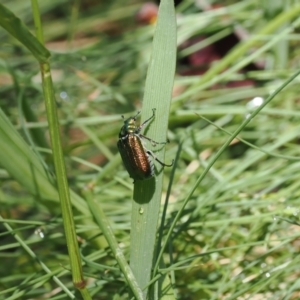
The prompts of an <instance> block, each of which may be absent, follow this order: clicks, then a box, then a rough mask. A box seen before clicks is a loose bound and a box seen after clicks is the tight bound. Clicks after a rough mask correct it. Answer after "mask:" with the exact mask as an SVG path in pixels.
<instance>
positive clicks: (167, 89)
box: [130, 0, 176, 297]
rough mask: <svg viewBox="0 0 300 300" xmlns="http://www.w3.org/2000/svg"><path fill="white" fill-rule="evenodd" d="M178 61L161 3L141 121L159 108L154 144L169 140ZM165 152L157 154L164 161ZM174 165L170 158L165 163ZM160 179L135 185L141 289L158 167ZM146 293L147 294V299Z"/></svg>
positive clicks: (167, 9)
mask: <svg viewBox="0 0 300 300" xmlns="http://www.w3.org/2000/svg"><path fill="white" fill-rule="evenodd" d="M175 61H176V19H175V11H174V3H173V1H170V0H165V1H161V3H160V8H159V14H158V20H157V25H156V30H155V34H154V39H153V47H152V57H151V59H150V62H149V67H148V73H147V79H146V87H145V94H144V102H143V115H142V121H143V120H145V119H146V118H148V117H149V115H150V114H151V111H152V108H156V116H155V119H154V121H153V122H152V123H151V125H150V126H149V130H147V136H149V137H150V138H152V139H154V140H155V141H158V142H161V141H165V140H166V132H167V126H168V115H169V108H170V102H171V96H172V88H173V80H174V72H175ZM164 152H165V151H164V149H162V150H161V151H159V152H156V153H155V154H156V155H157V157H158V158H159V159H160V160H162V161H164ZM166 161H167V163H170V162H171V159H170V158H167V159H166ZM155 166H156V171H157V175H156V176H155V177H154V178H152V179H150V180H147V181H144V182H141V181H137V182H136V183H135V185H134V195H133V200H134V201H133V207H132V219H131V220H132V224H131V227H132V229H131V253H130V265H131V267H132V269H133V272H134V274H135V276H136V278H137V281H138V283H139V285H140V287H141V288H143V287H145V286H146V285H147V283H148V282H149V280H150V277H151V269H152V263H153V257H154V246H155V238H156V232H157V223H158V216H159V209H160V200H161V192H162V179H163V178H162V176H163V172H162V168H161V167H160V166H159V165H158V164H155ZM146 294H147V290H144V297H146Z"/></svg>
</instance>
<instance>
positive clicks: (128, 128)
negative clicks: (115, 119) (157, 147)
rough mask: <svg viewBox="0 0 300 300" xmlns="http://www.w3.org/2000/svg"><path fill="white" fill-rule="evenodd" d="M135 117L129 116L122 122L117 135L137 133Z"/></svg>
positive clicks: (123, 135) (124, 135)
mask: <svg viewBox="0 0 300 300" xmlns="http://www.w3.org/2000/svg"><path fill="white" fill-rule="evenodd" d="M135 121H136V120H135V118H129V119H127V120H126V121H125V122H124V125H123V127H122V128H121V131H120V134H119V137H120V138H122V137H126V136H127V135H128V134H133V133H137V127H136V125H135Z"/></svg>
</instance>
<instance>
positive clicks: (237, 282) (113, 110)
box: [0, 0, 300, 300]
mask: <svg viewBox="0 0 300 300" xmlns="http://www.w3.org/2000/svg"><path fill="white" fill-rule="evenodd" d="M1 3H2V4H4V5H5V6H6V7H7V8H9V9H10V10H11V11H12V12H14V14H15V15H17V16H18V17H19V18H20V19H21V20H22V21H23V22H24V23H25V24H26V25H27V26H28V27H29V28H30V29H31V30H32V32H34V24H33V20H32V11H31V4H30V2H29V1H22V0H10V1H5V0H2V1H1ZM39 5H40V11H41V16H42V24H43V31H44V38H45V45H46V47H47V48H48V49H49V51H50V52H51V55H52V57H51V61H50V64H51V68H52V76H53V81H54V88H55V94H56V101H57V106H58V113H59V119H60V121H61V125H62V126H61V135H62V139H63V146H64V155H65V160H66V164H67V172H68V179H69V183H70V186H71V188H72V189H73V190H74V191H76V192H78V193H80V191H81V189H82V188H83V187H84V186H85V185H87V184H89V183H90V182H94V181H97V186H96V187H95V195H96V198H97V201H99V203H101V205H102V207H103V210H104V211H105V213H106V214H107V216H108V218H109V219H110V221H111V223H112V225H113V229H114V232H115V235H116V237H117V240H118V242H119V244H120V246H121V247H122V248H123V249H124V253H125V255H126V257H128V253H129V247H130V245H129V233H130V210H131V198H132V180H131V179H130V178H129V176H128V174H127V172H126V170H125V169H124V167H123V165H122V164H121V161H120V160H119V162H118V161H117V162H116V165H117V167H112V168H110V169H105V172H104V173H103V172H102V170H103V169H102V168H103V167H104V168H105V166H107V164H108V162H111V161H113V160H116V158H115V155H116V154H117V147H116V142H117V139H118V133H119V130H120V127H121V126H122V119H121V115H123V114H124V115H125V117H127V116H131V115H133V114H134V113H135V112H136V111H137V110H140V109H141V108H142V99H143V89H144V85H145V78H146V72H147V67H148V61H149V57H150V54H151V46H152V45H151V43H152V36H153V30H154V26H155V16H156V6H155V4H154V3H153V4H150V3H146V2H144V1H128V0H125V1H122V2H121V1H94V0H90V1H89V0H85V1H79V0H77V1H76V0H75V1H63V0H61V1H55V0H54V1H53V0H52V1H50V0H43V1H40V3H39ZM176 13H177V24H178V39H177V40H178V58H177V69H176V76H175V83H174V90H173V101H172V104H171V114H170V121H169V131H168V138H169V140H170V144H168V145H167V148H166V149H167V151H166V157H165V159H166V161H167V162H169V161H171V160H172V159H173V158H174V157H175V156H176V154H177V153H178V151H179V150H180V152H179V159H178V161H177V165H176V170H175V175H174V181H173V184H172V186H171V194H170V199H169V205H168V208H167V224H166V227H165V228H164V229H165V231H166V230H167V229H168V226H169V225H170V223H171V222H172V220H173V218H174V216H175V214H176V212H177V211H178V210H179V209H180V207H182V203H183V201H184V200H185V199H186V197H187V196H188V194H189V193H190V191H191V190H192V189H193V187H194V185H195V183H196V180H197V179H198V178H199V176H200V175H201V174H202V172H203V170H204V169H205V168H206V166H207V165H208V162H209V161H210V159H211V158H212V157H213V155H214V154H215V153H216V152H217V151H218V150H219V148H220V147H221V146H222V145H223V144H224V143H225V141H226V140H227V139H228V137H229V136H230V134H231V133H233V132H234V131H235V130H236V128H237V127H238V126H239V125H240V124H241V123H242V122H243V121H244V120H245V118H248V117H249V115H250V113H251V112H252V111H253V110H254V109H255V108H257V107H259V106H260V105H262V103H264V101H265V100H266V98H267V97H268V96H269V95H270V94H271V93H272V92H274V90H275V89H276V88H277V87H279V86H280V85H281V84H283V83H284V82H285V81H286V80H288V79H289V78H290V76H292V74H294V73H295V72H296V71H298V69H299V58H300V52H299V49H300V48H299V38H300V35H299V32H298V31H299V28H298V25H297V23H299V20H297V17H298V16H299V13H300V1H296V0H295V1H284V0H277V1H267V0H265V1H255V0H245V1H191V0H183V1H178V2H176ZM0 39H1V44H0V107H1V109H2V110H3V111H4V113H5V114H6V116H7V117H8V118H9V120H10V121H11V122H12V123H13V124H14V126H15V128H17V130H18V131H19V133H20V134H21V135H22V136H23V137H24V140H25V141H26V142H27V143H28V144H29V145H30V146H31V147H33V148H34V150H35V151H37V152H38V153H39V154H40V156H41V158H42V160H43V162H44V164H45V166H47V169H48V170H49V171H50V172H53V162H52V158H51V155H50V152H49V148H50V147H49V137H48V132H47V120H46V113H45V107H44V101H43V93H42V87H41V79H40V72H39V65H38V64H37V62H36V60H35V59H34V58H33V57H32V55H31V54H30V53H29V52H28V51H27V50H26V49H25V48H24V47H23V46H21V45H20V44H19V43H18V42H17V41H16V40H15V39H13V38H12V37H10V36H9V35H8V34H7V33H6V32H5V31H4V30H3V29H2V28H1V29H0ZM298 108H299V78H296V79H295V80H294V81H292V82H291V83H290V84H289V85H288V86H287V87H286V88H285V89H284V90H283V91H281V92H280V93H279V94H277V95H276V97H275V98H274V99H273V100H272V101H271V102H270V103H269V104H268V105H267V106H266V107H265V108H264V109H263V110H262V111H261V112H260V113H259V114H258V115H257V116H256V117H255V118H254V119H253V120H251V122H250V124H249V125H248V126H247V127H245V128H244V130H243V131H242V132H241V133H240V135H239V138H242V139H244V140H246V141H247V142H248V143H245V142H244V140H243V141H241V140H240V139H238V138H236V139H235V140H234V141H233V142H232V143H231V144H230V146H229V147H227V148H226V150H225V151H224V152H223V154H222V155H221V157H220V158H219V159H218V160H217V161H216V162H215V164H214V166H213V167H212V169H210V171H209V173H208V174H207V176H206V177H205V179H204V180H203V181H202V182H201V184H200V185H199V186H197V187H196V190H195V192H194V193H193V195H192V197H191V198H190V199H189V202H188V205H187V206H186V207H185V209H184V211H183V214H182V216H181V218H180V220H179V222H178V223H177V226H176V228H175V230H174V233H173V235H172V239H171V241H170V243H169V246H168V247H167V251H166V253H165V257H164V260H165V264H166V268H167V270H162V272H163V271H167V272H168V274H169V275H170V278H171V281H172V283H173V285H174V291H175V294H176V297H177V298H178V299H193V300H194V299H195V300H197V299H255V300H257V299H272V300H274V299H299V289H300V281H299V278H298V277H299V276H298V273H299V271H298V269H299V267H298V263H297V261H298V259H299V255H298V253H299V227H298V225H299V204H300V200H299V198H298V197H299V184H300V181H299V175H298V170H299V167H300V163H299V149H300V148H299V132H300V122H299V117H300V112H299V109H298ZM150 113H151V112H149V114H150ZM202 116H203V117H205V118H207V119H208V120H209V121H210V122H213V123H214V124H215V125H213V124H211V123H210V122H208V120H206V119H204V118H202ZM223 129H225V130H226V131H224V130H223ZM249 143H250V144H249ZM180 145H182V147H180ZM178 149H179V150H178ZM0 150H1V141H0ZM0 155H1V151H0ZM0 167H1V166H0ZM164 171H165V180H164V191H166V190H167V185H168V182H169V178H170V173H171V170H170V169H168V168H165V170H164ZM101 172H102V173H101ZM99 174H101V175H99ZM164 199H165V194H164V195H163V199H162V200H163V201H164ZM163 201H162V202H163ZM0 203H1V208H0V213H1V217H2V218H3V219H5V220H6V221H8V220H9V224H10V226H12V228H13V230H14V232H16V233H18V235H19V236H20V237H21V239H22V240H23V241H24V243H25V244H26V245H28V246H29V247H30V248H31V250H32V251H33V252H34V253H35V254H36V256H37V258H38V259H39V260H40V262H43V263H44V264H46V265H47V266H48V268H50V269H51V270H53V272H54V273H55V274H56V275H57V276H58V277H59V278H60V280H61V281H62V282H63V283H64V284H65V285H66V286H67V287H68V288H69V289H71V290H74V287H73V286H72V281H71V276H70V273H69V272H68V270H69V267H68V257H67V251H66V247H65V240H64V235H63V227H62V220H61V215H60V209H59V205H57V208H56V207H55V206H53V207H52V210H50V209H49V207H46V206H44V205H42V204H41V203H40V202H39V201H37V199H36V198H35V197H34V196H33V195H31V194H30V193H28V192H27V191H26V190H25V189H24V187H22V186H21V185H20V184H19V183H18V182H17V181H16V180H15V179H14V178H12V177H11V176H10V175H9V174H8V173H7V171H6V170H5V169H4V168H1V169H0ZM82 218H84V215H80V214H77V215H76V218H75V222H76V224H79V225H77V228H76V229H77V235H78V237H79V242H80V246H81V250H82V254H83V256H84V257H86V258H88V259H87V260H86V264H85V265H84V272H85V274H84V275H85V277H86V278H87V284H88V287H89V289H90V290H91V291H92V293H93V295H94V298H93V299H128V297H129V296H128V294H127V293H128V290H127V286H126V283H125V282H124V278H123V276H122V274H121V272H120V270H119V269H118V268H117V265H116V262H115V260H114V258H113V256H112V253H111V251H110V249H109V248H107V247H106V246H107V245H106V244H105V242H103V243H104V244H103V248H102V249H98V248H97V247H96V245H94V244H93V242H92V240H88V239H85V235H84V233H85V232H87V231H88V230H90V229H91V228H86V227H84V225H80V222H78V221H80V220H82ZM1 222H3V220H2V221H1ZM0 226H1V227H0V228H1V231H0V234H1V237H0V241H1V242H0V258H1V268H0V278H1V280H0V299H69V297H68V296H67V295H66V294H65V293H64V292H63V291H62V290H61V289H60V288H59V287H58V286H57V285H56V282H55V281H54V280H53V279H52V278H51V276H48V275H47V276H45V273H44V271H43V270H42V269H41V268H40V263H38V261H37V260H36V259H32V258H31V257H29V256H28V254H27V252H26V251H25V250H24V247H22V246H20V244H19V243H17V242H16V240H15V238H14V236H13V235H12V234H11V233H8V231H7V229H6V228H5V227H3V226H2V225H0ZM92 229H94V228H92ZM93 263H97V266H96V265H94V264H93ZM19 292H21V293H20V295H19V296H14V294H15V295H16V294H17V293H19Z"/></svg>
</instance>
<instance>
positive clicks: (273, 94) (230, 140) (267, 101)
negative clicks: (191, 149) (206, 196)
mask: <svg viewBox="0 0 300 300" xmlns="http://www.w3.org/2000/svg"><path fill="white" fill-rule="evenodd" d="M299 75H300V71H297V72H296V73H295V74H294V75H293V76H291V77H290V78H289V79H288V80H286V81H285V82H284V83H283V84H282V85H280V86H279V87H278V88H277V89H276V90H275V91H274V92H273V93H272V94H271V95H270V96H269V97H268V98H267V99H266V101H265V102H264V103H263V104H262V105H261V106H259V107H258V108H256V109H255V110H254V111H253V112H252V113H251V114H250V116H249V117H248V118H246V119H245V120H244V121H243V122H242V124H241V125H240V126H239V127H238V128H237V129H236V130H235V131H234V132H233V133H232V135H231V136H230V137H229V138H228V140H227V141H226V142H225V143H224V145H223V146H222V147H221V148H220V149H219V151H218V152H217V153H216V154H215V155H214V157H213V158H212V159H211V160H210V162H209V163H208V165H207V167H206V168H205V170H204V171H203V173H202V174H201V176H200V177H199V178H198V180H197V181H196V183H195V185H194V186H193V188H192V189H191V191H190V192H189V194H188V195H187V197H186V198H185V200H184V202H183V205H182V207H181V208H180V210H179V211H178V213H177V214H176V216H175V218H174V220H173V222H172V224H171V226H170V229H169V231H168V234H167V236H166V238H165V241H164V244H163V246H162V248H161V250H160V253H159V255H158V259H157V261H156V264H155V267H154V271H153V276H155V275H156V274H157V271H158V265H159V261H160V259H161V258H162V255H163V253H164V250H165V248H166V245H167V243H168V241H169V239H170V236H171V234H172V232H173V230H174V228H175V226H176V224H177V222H178V220H179V218H180V216H181V214H182V212H183V210H184V208H185V206H186V205H187V203H188V201H189V200H190V198H191V197H192V195H193V194H194V192H195V190H196V188H197V187H198V186H199V184H200V183H201V182H202V180H203V179H204V177H205V176H206V174H207V173H208V172H209V170H210V168H211V167H212V166H213V165H214V163H215V162H216V160H217V159H218V158H219V157H220V156H221V154H222V153H223V151H224V150H225V149H226V148H227V147H228V145H229V144H230V143H231V142H232V141H233V140H234V139H235V137H236V136H237V135H238V134H239V133H240V132H241V131H242V130H243V129H244V128H245V127H246V126H247V125H248V124H249V123H250V121H251V120H252V119H253V118H254V117H255V116H256V115H257V114H258V113H259V112H260V111H261V110H262V109H263V108H264V107H265V106H266V105H267V104H268V103H269V102H270V101H271V100H273V99H274V98H275V96H276V95H277V94H278V93H279V92H280V91H282V90H283V89H284V88H285V87H286V86H287V85H288V84H289V83H291V82H292V81H293V80H294V79H295V78H297V77H298V76H299Z"/></svg>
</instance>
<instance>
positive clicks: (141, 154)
mask: <svg viewBox="0 0 300 300" xmlns="http://www.w3.org/2000/svg"><path fill="white" fill-rule="evenodd" d="M155 110H156V109H155V108H153V109H152V111H153V114H152V116H151V117H150V118H149V119H147V120H146V121H145V122H144V123H142V124H141V125H140V126H136V123H135V122H136V118H137V116H138V115H139V114H140V112H138V113H137V114H136V115H135V116H134V117H130V118H128V119H126V120H124V125H123V126H122V128H121V131H120V133H119V141H118V144H117V146H118V149H119V152H120V155H121V157H122V160H123V163H124V165H125V168H126V170H127V171H128V173H129V176H130V177H131V178H132V179H133V180H134V181H135V180H145V179H149V178H151V177H153V176H154V165H153V162H152V160H151V159H150V156H152V157H153V158H154V159H155V160H156V161H157V162H158V163H160V164H161V165H162V166H164V167H172V166H173V163H174V161H172V163H171V164H170V165H167V164H165V163H163V162H161V161H160V160H159V159H158V158H157V157H156V156H155V155H154V154H153V152H152V151H150V150H147V149H146V148H145V147H144V146H143V143H142V139H146V140H148V141H150V142H151V144H152V145H153V146H155V145H157V144H166V143H167V142H162V143H158V142H155V141H153V140H152V139H150V138H148V137H146V136H144V135H142V134H141V133H140V132H141V130H142V129H143V127H144V126H145V125H146V124H147V123H148V122H149V121H150V120H151V119H153V118H154V117H155ZM122 118H123V119H124V116H122Z"/></svg>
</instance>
